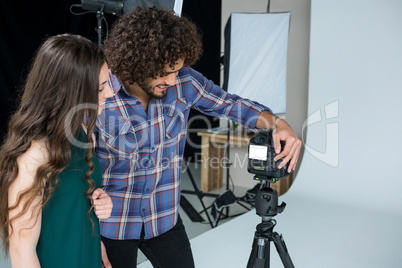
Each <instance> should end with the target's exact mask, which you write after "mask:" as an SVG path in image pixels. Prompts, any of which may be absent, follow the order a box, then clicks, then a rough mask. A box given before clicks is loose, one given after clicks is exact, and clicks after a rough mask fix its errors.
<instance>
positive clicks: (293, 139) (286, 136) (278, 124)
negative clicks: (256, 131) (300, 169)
mask: <svg viewBox="0 0 402 268" xmlns="http://www.w3.org/2000/svg"><path fill="white" fill-rule="evenodd" d="M256 128H262V129H264V128H267V129H272V130H273V131H272V135H273V140H274V146H275V152H276V153H277V155H276V157H275V159H274V160H275V161H277V160H278V159H281V158H282V157H284V159H283V161H282V162H281V163H280V164H279V168H282V167H283V166H284V165H286V163H288V162H289V161H290V163H289V167H288V172H291V171H292V170H295V168H296V164H297V160H298V159H299V154H300V148H301V145H302V142H301V140H300V139H299V138H298V137H297V136H296V134H295V133H294V131H293V130H292V128H291V127H290V126H289V125H288V124H287V123H286V122H285V121H284V120H282V119H280V118H279V117H277V116H276V115H274V114H272V113H270V112H269V111H263V112H262V113H261V114H260V116H259V117H258V119H257V123H256ZM280 141H285V142H286V145H285V148H284V149H283V151H282V152H281V144H280Z"/></svg>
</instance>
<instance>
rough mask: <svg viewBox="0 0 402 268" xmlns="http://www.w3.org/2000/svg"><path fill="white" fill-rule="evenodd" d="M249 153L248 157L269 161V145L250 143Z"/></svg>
mask: <svg viewBox="0 0 402 268" xmlns="http://www.w3.org/2000/svg"><path fill="white" fill-rule="evenodd" d="M248 153H249V155H248V158H250V159H257V160H262V161H267V154H268V147H267V146H262V145H252V144H250V146H249V151H248Z"/></svg>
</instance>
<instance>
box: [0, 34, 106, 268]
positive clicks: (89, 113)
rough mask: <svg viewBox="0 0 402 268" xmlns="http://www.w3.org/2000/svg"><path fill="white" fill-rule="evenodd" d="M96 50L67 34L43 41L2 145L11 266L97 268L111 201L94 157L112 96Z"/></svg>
mask: <svg viewBox="0 0 402 268" xmlns="http://www.w3.org/2000/svg"><path fill="white" fill-rule="evenodd" d="M108 79H109V75H108V66H107V64H106V61H105V57H104V54H103V51H102V49H101V48H99V47H98V46H97V45H96V44H94V43H92V42H91V41H89V40H88V39H86V38H84V37H82V36H78V35H71V34H63V35H57V36H53V37H50V38H48V39H47V40H45V41H44V43H43V44H42V45H41V47H40V48H39V50H38V51H37V53H36V56H35V58H34V61H33V62H32V65H31V69H30V72H29V74H28V77H27V79H26V81H25V85H24V88H23V94H22V97H21V101H20V104H19V108H18V110H17V111H16V112H15V113H14V114H13V116H12V117H11V120H10V122H9V129H8V133H7V136H6V139H5V141H4V143H3V145H2V147H1V149H0V230H1V232H0V233H1V234H2V238H3V242H4V246H5V250H6V252H8V251H9V253H10V257H11V263H12V266H13V267H24V268H26V267H70V268H71V267H83V268H84V267H85V268H87V267H102V260H101V242H100V234H99V220H98V219H105V218H108V217H109V216H110V213H111V209H112V206H113V205H112V202H111V199H110V197H109V196H108V195H107V194H106V193H105V192H104V191H103V190H102V189H100V187H101V179H102V170H101V167H100V165H99V162H98V160H97V158H96V156H95V155H94V137H93V136H94V135H93V134H92V133H93V131H94V128H95V125H96V118H97V115H98V114H99V112H100V111H101V109H102V106H103V105H104V103H105V100H106V98H109V97H112V96H113V93H112V92H111V89H110V86H109V83H108Z"/></svg>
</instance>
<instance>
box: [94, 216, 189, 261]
mask: <svg viewBox="0 0 402 268" xmlns="http://www.w3.org/2000/svg"><path fill="white" fill-rule="evenodd" d="M101 239H102V242H103V244H104V245H105V247H106V252H107V255H108V258H109V261H110V263H111V264H112V267H113V268H133V267H137V256H138V249H140V250H141V251H142V253H144V255H145V256H146V257H147V258H148V260H149V261H150V262H151V263H152V265H153V266H154V267H155V268H156V267H158V268H170V267H172V268H193V267H194V259H193V254H192V252H191V248H190V242H189V240H188V237H187V234H186V230H185V228H184V225H183V221H182V220H181V218H180V216H179V218H178V220H177V224H176V225H175V226H174V227H173V228H172V229H171V230H169V231H168V232H166V233H164V234H162V235H159V236H157V237H154V238H151V239H147V240H145V239H144V229H143V230H142V232H141V239H131V240H114V239H109V238H106V237H101Z"/></svg>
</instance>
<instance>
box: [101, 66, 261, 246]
mask: <svg viewBox="0 0 402 268" xmlns="http://www.w3.org/2000/svg"><path fill="white" fill-rule="evenodd" d="M110 83H111V87H112V89H113V90H114V92H115V95H114V97H113V98H110V99H108V100H107V102H106V105H105V108H104V110H103V112H102V114H101V115H100V116H99V117H98V122H97V130H96V132H95V134H96V136H97V147H96V155H97V156H98V159H99V161H100V163H101V165H102V168H103V180H102V185H103V186H104V190H105V191H106V192H107V193H108V194H109V195H110V197H111V198H112V201H113V211H112V215H111V217H110V218H108V219H106V220H101V222H100V223H101V224H100V225H101V234H102V235H103V236H105V237H108V238H111V239H119V240H122V239H139V238H140V234H141V227H142V225H143V224H144V230H145V239H149V238H151V237H155V236H158V235H160V234H163V233H165V232H166V231H168V230H170V229H171V228H172V227H173V226H174V225H175V224H176V222H177V217H178V210H179V205H180V179H181V166H182V160H183V153H184V146H185V144H186V132H187V119H188V116H189V112H190V109H191V108H194V109H197V110H199V111H201V112H202V113H204V114H207V115H212V116H220V117H226V118H227V117H229V118H230V119H232V120H234V121H236V122H238V123H240V124H242V125H244V126H246V127H248V128H255V124H256V120H257V118H258V116H259V114H260V113H261V112H262V111H263V110H269V109H268V108H267V107H265V106H262V105H260V104H258V103H256V102H253V101H250V100H246V99H242V98H240V97H238V96H236V95H232V94H228V93H227V92H225V91H223V90H222V89H221V88H219V87H218V86H217V85H215V84H213V82H212V81H209V80H207V79H206V78H205V77H203V76H202V75H201V74H200V73H198V72H197V71H195V70H193V69H191V68H190V67H187V66H185V67H184V68H182V69H181V70H180V72H179V74H178V76H177V78H176V85H175V86H172V87H169V88H168V89H167V95H166V97H165V98H164V99H161V100H156V99H152V100H151V102H150V103H149V106H148V112H147V113H146V112H145V111H144V108H143V106H142V104H141V102H140V101H139V100H138V99H137V98H135V97H132V96H130V95H129V94H128V93H127V91H126V90H125V89H124V87H123V86H122V84H120V82H119V81H118V79H117V78H116V77H115V76H114V75H112V74H111V75H110Z"/></svg>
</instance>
